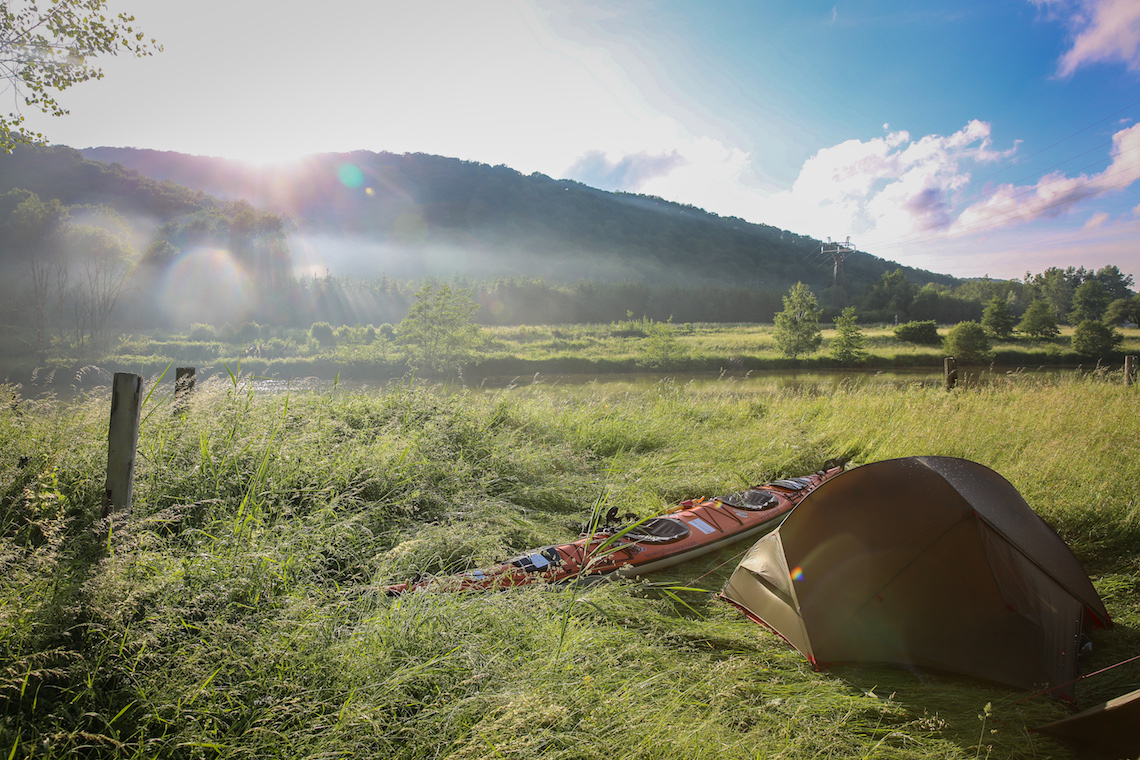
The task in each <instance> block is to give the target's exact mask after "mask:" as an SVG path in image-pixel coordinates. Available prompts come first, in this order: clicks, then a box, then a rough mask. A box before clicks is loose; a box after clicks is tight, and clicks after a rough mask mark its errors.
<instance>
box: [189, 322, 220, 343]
mask: <svg viewBox="0 0 1140 760" xmlns="http://www.w3.org/2000/svg"><path fill="white" fill-rule="evenodd" d="M216 336H217V331H216V330H214V326H213V325H205V324H202V323H201V322H195V323H194V324H192V325H190V334H189V335H188V336H187V337H188V338H189V339H190V340H213V339H214V338H215V337H216Z"/></svg>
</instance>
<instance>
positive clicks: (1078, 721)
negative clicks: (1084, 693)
mask: <svg viewBox="0 0 1140 760" xmlns="http://www.w3.org/2000/svg"><path fill="white" fill-rule="evenodd" d="M1138 726H1140V689H1138V690H1136V691H1133V692H1130V693H1128V694H1125V695H1124V696H1121V697H1117V698H1116V699H1110V700H1109V701H1107V702H1104V703H1103V704H1099V705H1097V706H1096V707H1092V708H1089V709H1088V710H1085V711H1084V712H1079V713H1077V714H1076V715H1072V716H1070V717H1068V718H1064V719H1062V720H1058V721H1054V722H1053V723H1049V724H1047V725H1044V726H1041V727H1040V728H1037V729H1034V730H1035V731H1040V732H1041V733H1043V734H1047V735H1049V736H1052V737H1053V738H1054V739H1056V740H1057V741H1059V742H1061V743H1062V744H1066V745H1068V746H1069V747H1072V748H1073V749H1074V750H1076V751H1077V754H1079V755H1080V756H1081V757H1085V758H1097V759H1098V760H1136V759H1137V758H1140V730H1137V727H1138Z"/></svg>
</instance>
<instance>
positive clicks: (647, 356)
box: [0, 318, 1140, 390]
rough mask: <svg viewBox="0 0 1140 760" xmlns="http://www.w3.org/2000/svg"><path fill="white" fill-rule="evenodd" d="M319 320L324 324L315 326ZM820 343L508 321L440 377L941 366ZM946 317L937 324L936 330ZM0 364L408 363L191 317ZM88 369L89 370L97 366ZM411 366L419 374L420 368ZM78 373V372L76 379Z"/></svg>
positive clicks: (287, 371) (127, 368)
mask: <svg viewBox="0 0 1140 760" xmlns="http://www.w3.org/2000/svg"><path fill="white" fill-rule="evenodd" d="M326 327H327V326H326ZM823 328H824V329H823V330H822V334H823V344H822V346H821V347H820V349H819V350H818V351H816V352H814V353H811V354H807V355H804V356H800V357H798V358H796V359H789V358H787V357H785V356H783V355H782V354H781V353H780V351H779V350H778V348H777V346H776V339H775V335H774V333H773V326H772V325H762V324H743V323H741V324H721V323H682V324H672V323H668V322H656V321H653V320H649V319H644V318H642V319H633V318H630V319H627V320H623V321H619V322H612V323H603V324H577V325H518V326H511V327H485V328H483V329H482V332H481V339H480V343H479V345H478V346H476V347H475V352H474V354H473V355H472V356H471V357H470V358H469V359H468V360H467V361H465V362H464V364H463V366H462V369H461V372H460V373H458V374H457V373H456V372H455V371H454V370H452V371H450V372H449V375H450V379H452V380H460V381H475V382H478V381H481V380H483V379H486V378H502V377H506V378H510V377H513V376H521V377H525V376H533V375H534V373H536V372H539V373H542V374H545V375H551V374H580V375H588V374H600V375H606V374H619V373H632V372H647V371H651V372H657V373H714V374H715V373H720V372H722V371H745V372H747V371H749V370H752V371H766V370H777V369H799V370H813V371H827V370H873V371H878V370H892V369H916V368H935V369H941V367H942V359H943V357H944V355H945V352H944V351H943V350H942V348H941V347H940V346H929V345H916V344H913V343H906V342H903V341H900V340H898V339H897V338H896V337H895V335H894V327H893V326H892V325H867V326H865V327H863V328H862V334H863V340H864V348H865V350H866V352H867V356H866V359H865V360H863V361H860V362H857V363H854V364H852V363H844V362H840V361H838V360H836V359H835V358H834V357H833V356H832V355H831V344H832V341H834V340H835V338H836V331H835V330H834V328H832V327H830V326H827V325H824V326H823ZM949 329H950V328H949V327H948V326H943V327H941V328H940V329H939V334H940V335H941V336H943V337H945V335H946V334H947V332H948V331H949ZM1118 331H1119V332H1120V333H1121V335H1122V336H1123V338H1124V342H1123V343H1122V344H1121V345H1120V347H1119V350H1118V351H1117V352H1116V354H1115V355H1114V356H1111V357H1104V358H1103V360H1101V362H1102V363H1104V364H1106V365H1107V364H1111V363H1114V362H1115V363H1119V362H1120V361H1122V360H1121V359H1120V356H1122V355H1124V354H1132V355H1136V354H1140V328H1119V329H1118ZM1072 335H1073V328H1072V327H1062V328H1061V334H1060V335H1059V336H1058V337H1057V338H1054V339H1051V340H1031V339H1029V338H1025V337H1015V338H1011V339H1009V340H1004V341H995V342H994V344H993V345H992V348H991V354H990V358H989V360H988V362H986V363H985V364H984V365H981V366H991V365H992V366H993V367H995V368H1000V369H1004V370H1016V369H1018V368H1023V369H1030V370H1032V369H1036V368H1038V367H1077V366H1085V367H1095V366H1097V364H1098V359H1097V358H1090V357H1087V356H1081V355H1079V354H1077V353H1076V352H1075V351H1073V349H1072V346H1071V343H1072ZM0 356H3V357H4V358H3V359H2V360H0V372H2V373H4V376H5V377H6V378H7V379H8V380H9V381H11V382H21V383H25V384H28V385H32V386H35V387H37V388H47V389H49V390H50V389H51V386H52V384H53V383H59V384H61V385H65V386H66V385H68V384H71V383H72V382H73V381H72V379H71V378H73V377H75V376H76V375H77V374H81V373H82V374H86V373H87V372H90V371H93V369H95V368H101V369H103V370H105V373H104V377H106V376H107V375H106V373H109V372H115V371H124V372H136V373H139V374H141V375H143V376H147V375H150V374H153V373H160V372H162V371H163V369H165V368H166V367H167V366H169V365H174V366H194V367H197V368H198V370H199V372H202V373H219V374H222V375H228V374H229V373H231V372H237V371H242V372H245V373H248V374H255V375H260V376H263V377H273V378H278V379H282V380H289V379H292V378H299V377H316V378H321V379H324V380H332V379H334V378H335V377H336V376H337V375H339V376H340V377H341V378H343V379H348V378H352V379H355V380H360V381H377V380H380V381H386V380H390V379H393V378H400V377H402V376H404V375H405V374H406V373H407V372H408V371H409V367H408V363H407V351H406V349H405V347H404V346H402V345H400V343H399V342H398V340H397V336H396V334H395V333H394V328H393V327H392V326H391V325H381V326H380V327H379V328H377V327H373V326H369V325H355V326H347V325H346V326H341V327H338V328H330V329H328V331H327V334H326V335H324V336H322V337H321V338H320V339H318V338H317V337H314V330H300V329H292V328H277V327H268V326H261V325H256V324H253V323H247V324H244V325H239V326H236V327H234V326H224V327H222V328H213V327H211V326H208V325H197V326H195V328H194V329H192V330H190V331H188V332H180V333H168V332H162V331H152V332H149V333H145V334H135V335H126V336H123V337H122V338H120V339H119V340H118V341H117V343H116V344H115V346H113V347H112V348H110V349H109V350H108V351H107V352H105V353H102V354H100V355H98V356H87V357H79V356H77V355H71V354H69V353H68V352H67V350H66V348H65V347H60V348H59V349H58V351H57V352H56V353H53V354H51V355H49V357H48V358H47V361H46V363H37V362H38V359H37V358H36V357H34V356H33V355H31V354H28V353H27V350H26V347H24V348H22V349H20V348H19V347H18V346H17V345H16V344H15V342H14V339H11V338H10V339H9V341H8V343H7V344H6V343H5V342H4V338H0ZM97 374H98V373H97ZM420 374H424V373H423V371H422V370H421V371H420ZM81 384H82V383H81Z"/></svg>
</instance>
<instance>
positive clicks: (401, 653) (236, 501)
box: [0, 374, 1140, 760]
mask: <svg viewBox="0 0 1140 760" xmlns="http://www.w3.org/2000/svg"><path fill="white" fill-rule="evenodd" d="M4 394H5V395H4V398H3V399H2V400H3V403H0V438H2V442H0V483H5V484H8V485H6V486H5V490H4V491H3V494H2V501H0V570H2V572H0V692H2V693H3V695H4V700H3V702H4V705H5V706H4V707H3V708H0V715H2V716H3V717H2V719H0V746H4V747H9V748H14V749H12V750H11V753H12V754H13V756H14V757H22V756H28V755H31V754H32V753H35V755H36V756H37V757H63V756H68V755H73V754H75V753H77V752H91V753H95V754H98V755H99V756H102V757H150V756H162V757H237V756H280V755H285V754H287V755H289V756H291V757H314V756H359V757H364V756H388V757H394V758H425V757H458V758H477V757H478V758H481V757H499V756H501V757H524V756H543V757H555V758H557V757H563V758H571V757H572V758H610V757H629V758H693V757H702V756H716V757H718V758H752V757H757V756H762V757H769V756H776V755H780V756H784V757H789V758H800V757H836V758H839V757H843V758H847V757H891V758H913V759H914V760H933V759H934V758H962V759H963V760H964V759H965V758H975V757H980V756H988V757H995V758H996V757H1000V758H1031V757H1032V758H1041V757H1068V756H1069V755H1068V754H1067V753H1066V752H1065V751H1064V750H1062V749H1060V748H1059V747H1058V746H1057V745H1055V744H1053V743H1052V742H1051V741H1050V740H1048V739H1046V738H1044V737H1041V736H1039V735H1036V734H1031V733H1028V732H1027V731H1026V730H1025V729H1026V727H1027V726H1033V725H1039V724H1041V723H1044V722H1047V721H1049V720H1052V719H1055V718H1058V717H1061V716H1063V715H1065V714H1067V713H1068V709H1067V708H1066V707H1065V706H1064V705H1062V704H1061V703H1059V702H1057V701H1056V700H1052V699H1049V698H1047V697H1030V696H1029V695H1027V694H1023V693H1020V692H1016V691H1012V690H1009V689H1005V688H1002V687H995V686H993V685H990V684H986V683H984V682H974V681H967V680H965V679H957V678H950V677H945V676H938V675H937V674H921V675H920V674H915V673H910V672H907V671H899V670H892V669H886V668H844V669H838V670H830V671H824V672H818V673H817V672H815V671H813V670H812V669H811V668H810V666H809V665H808V664H807V662H806V661H805V660H804V659H803V658H802V657H800V656H799V655H798V654H796V653H795V652H794V651H793V650H791V649H790V648H789V647H788V646H787V644H786V643H785V642H783V641H782V640H780V639H779V638H778V637H776V636H775V635H773V634H771V633H768V632H767V631H765V630H764V629H762V628H759V627H757V626H755V625H754V624H752V623H750V622H748V621H747V620H745V619H744V618H743V617H742V616H741V615H739V614H738V613H737V612H736V611H735V610H734V609H733V608H731V607H729V606H728V605H725V604H723V603H721V602H719V601H716V600H715V599H714V598H713V597H712V594H711V593H707V592H714V591H716V590H718V589H719V588H720V586H721V585H722V584H723V583H724V580H725V579H726V577H727V574H728V573H729V572H730V571H731V569H732V567H733V566H734V565H735V562H734V560H733V555H735V554H736V553H737V552H738V551H740V550H741V549H743V548H745V547H735V548H734V549H731V550H728V551H726V552H723V553H722V554H720V555H716V556H713V557H709V558H707V559H706V560H703V561H700V562H698V563H694V564H689V565H684V566H678V567H677V568H675V569H673V570H672V571H670V572H669V573H667V574H664V575H662V576H660V577H658V578H657V579H656V580H657V581H659V582H661V583H663V584H666V585H669V586H673V587H678V586H685V587H688V588H701V589H704V590H705V592H695V591H682V590H676V589H675V588H674V590H672V591H670V590H668V589H663V588H661V587H660V586H654V585H645V584H637V583H615V584H602V585H599V586H595V587H591V588H589V589H584V590H581V591H578V592H568V591H567V590H565V589H538V588H532V589H520V590H517V591H510V592H505V593H500V594H459V595H450V596H433V595H413V596H410V597H404V598H400V599H390V598H387V597H385V596H384V595H382V594H380V593H379V592H378V589H379V588H380V587H381V586H383V585H384V584H386V583H390V582H392V581H394V580H401V579H404V578H406V577H408V576H410V575H412V574H414V573H443V572H452V571H455V570H461V569H464V568H469V567H474V566H479V565H482V564H485V563H487V562H489V561H492V560H495V559H498V558H501V557H503V556H506V555H508V554H509V553H510V552H513V551H517V550H520V549H523V548H528V547H531V546H539V545H543V544H545V543H549V542H553V541H558V540H561V539H564V538H567V537H572V536H573V534H574V531H575V530H576V528H575V527H574V526H576V525H577V524H578V523H579V522H580V521H581V519H582V517H583V515H584V514H585V513H586V512H587V511H588V510H589V508H590V506H591V505H592V504H593V503H594V500H595V499H597V498H598V497H599V495H601V496H602V497H603V498H604V499H606V500H607V501H608V502H609V503H611V504H613V505H615V506H619V507H620V508H621V511H623V512H624V511H631V512H635V513H638V514H641V515H646V516H647V515H653V514H659V513H660V512H661V511H663V509H664V508H665V507H667V506H669V505H671V504H675V503H676V502H678V501H680V500H681V499H684V498H689V497H693V496H701V495H710V494H714V493H721V492H725V491H729V490H735V489H737V488H740V487H741V486H744V485H747V484H750V483H753V482H761V481H764V480H768V479H771V478H774V477H780V476H788V475H796V474H800V473H803V472H807V471H810V470H813V469H815V468H817V467H819V466H820V465H821V464H822V463H823V462H824V461H825V460H826V459H828V458H831V457H835V456H847V457H851V458H852V459H853V464H854V465H858V464H861V463H866V462H871V461H877V460H880V459H887V458H892V457H897V456H910V455H917V454H931V455H944V456H959V457H965V458H969V459H972V460H974V461H978V462H981V463H983V464H985V465H987V466H989V467H991V468H993V469H995V470H997V471H998V472H999V473H1001V474H1002V475H1004V476H1005V477H1006V478H1008V479H1009V480H1010V481H1011V482H1012V483H1013V484H1014V485H1015V486H1016V487H1017V488H1018V489H1019V490H1020V491H1021V493H1022V494H1023V495H1024V496H1025V498H1026V500H1027V501H1028V502H1029V504H1030V505H1031V506H1032V507H1033V508H1034V509H1035V510H1036V511H1037V512H1038V513H1039V514H1041V515H1042V516H1043V517H1044V518H1045V519H1046V520H1047V521H1048V522H1049V523H1050V524H1051V525H1053V526H1054V527H1055V528H1056V529H1057V530H1058V532H1059V533H1060V534H1061V535H1062V537H1063V538H1064V539H1065V540H1066V541H1067V542H1068V543H1069V544H1070V546H1072V548H1073V549H1074V552H1075V553H1076V555H1077V557H1078V559H1079V560H1080V561H1081V562H1082V563H1083V564H1084V566H1085V568H1086V569H1087V570H1088V571H1089V573H1090V575H1091V577H1092V578H1093V581H1094V584H1095V585H1096V587H1097V589H1098V591H1099V593H1100V594H1101V596H1102V598H1103V599H1104V601H1105V603H1106V605H1107V607H1108V609H1109V612H1110V614H1111V615H1112V616H1113V618H1114V619H1115V621H1116V624H1117V627H1116V629H1115V630H1112V631H1098V632H1094V634H1093V638H1094V647H1095V648H1094V652H1093V655H1092V659H1091V660H1090V661H1089V662H1088V663H1087V664H1086V666H1085V670H1086V672H1092V671H1095V670H1098V669H1100V668H1102V667H1104V666H1107V665H1111V664H1113V663H1114V662H1117V661H1119V660H1123V659H1125V658H1127V657H1130V656H1131V655H1132V654H1134V653H1135V652H1136V651H1137V650H1138V649H1140V587H1138V586H1137V583H1136V568H1137V566H1140V519H1138V518H1137V514H1138V513H1140V493H1138V491H1137V485H1136V484H1137V483H1140V460H1137V459H1136V458H1135V457H1129V456H1122V455H1121V452H1128V451H1131V450H1133V449H1134V448H1135V442H1136V441H1137V440H1140V391H1137V389H1136V388H1125V387H1124V386H1123V385H1122V384H1120V383H1115V382H1107V381H1105V380H1103V379H1101V378H1100V377H1098V376H1097V375H1095V374H1093V375H1086V376H1081V377H1077V376H1075V375H1072V376H1068V375H1066V376H1062V377H1059V378H1058V377H1055V378H1034V377H1026V378H1021V379H1019V380H1018V381H1017V382H1011V383H1006V384H992V385H989V386H986V387H977V388H973V389H965V390H959V391H955V392H953V393H947V392H945V391H944V390H941V389H939V388H927V387H922V386H911V385H908V386H904V387H899V388H895V389H887V390H884V389H883V388H881V387H874V388H858V387H853V386H850V385H843V384H841V385H840V386H838V387H836V388H834V389H832V390H831V391H829V392H827V393H815V392H804V391H802V390H796V389H775V390H773V389H750V388H747V387H744V386H743V384H742V383H740V382H733V381H729V380H726V381H724V382H719V383H709V384H706V385H703V386H697V385H690V384H676V383H659V384H657V385H655V386H654V387H652V388H648V389H644V390H629V389H625V388H619V387H613V388H607V387H605V386H599V385H590V384H586V385H580V386H574V387H569V386H567V387H562V386H559V387H557V388H551V387H548V386H544V385H542V384H537V385H535V384H527V385H518V386H516V387H512V388H505V389H502V390H499V391H496V392H489V393H477V392H473V391H462V390H459V391H456V390H455V389H454V388H451V389H449V390H448V391H447V392H442V391H441V390H440V389H436V388H433V387H431V386H425V385H422V384H416V383H412V384H398V385H395V386H393V387H389V388H388V389H387V390H385V391H384V392H375V391H372V392H349V391H346V390H344V389H343V388H339V387H338V388H335V389H334V388H331V387H329V388H327V389H326V390H324V391H321V392H295V391H291V392H289V393H260V392H255V391H254V390H253V388H252V386H251V385H250V384H249V382H248V378H243V377H235V378H234V379H233V380H232V381H231V380H230V379H229V378H226V379H225V380H213V381H207V382H203V383H201V384H200V386H199V387H198V388H197V389H196V391H195V394H194V397H193V399H192V401H191V402H190V403H189V405H188V406H187V407H185V409H184V410H183V411H182V412H180V413H178V414H175V413H174V409H173V408H172V401H171V400H170V399H169V398H168V397H166V396H163V395H162V394H155V395H152V396H151V397H150V398H149V400H148V402H147V406H146V408H145V409H144V412H143V422H142V432H141V434H140V439H139V457H138V470H137V473H136V482H135V506H134V511H133V514H132V516H131V519H130V520H129V521H127V522H124V523H120V524H117V525H116V526H115V528H114V530H113V531H112V532H111V534H110V535H107V533H106V529H105V526H101V524H100V521H99V515H100V509H101V501H102V479H101V477H100V467H101V462H102V460H103V455H104V452H105V447H106V420H107V401H108V400H107V398H106V395H105V393H104V392H103V391H98V392H93V393H92V394H89V395H86V396H81V397H79V398H77V399H76V400H74V401H70V402H64V401H60V400H58V399H53V398H50V397H44V398H39V399H28V398H26V397H20V396H18V395H16V394H14V393H13V392H12V390H11V389H10V388H6V389H4ZM1138 681H1140V669H1138V668H1137V666H1136V665H1135V664H1133V665H1131V666H1125V667H1123V668H1117V669H1115V670H1112V671H1109V672H1108V673H1106V674H1103V675H1100V676H1096V677H1094V678H1092V679H1090V680H1088V681H1085V682H1082V683H1081V684H1080V685H1079V686H1078V702H1079V705H1080V706H1088V705H1090V704H1093V703H1096V702H1099V701H1103V700H1104V699H1106V698H1109V697H1112V696H1116V695H1118V694H1120V693H1123V692H1125V691H1128V690H1130V689H1132V688H1135V687H1136V683H1137V682H1138ZM979 716H984V721H983V720H979Z"/></svg>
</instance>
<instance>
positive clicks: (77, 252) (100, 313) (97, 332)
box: [56, 224, 137, 357]
mask: <svg viewBox="0 0 1140 760" xmlns="http://www.w3.org/2000/svg"><path fill="white" fill-rule="evenodd" d="M112 229H114V228H113V227H112V228H111V229H108V228H107V227H105V226H100V225H95V224H82V225H76V224H72V225H69V226H68V228H67V230H66V234H65V245H66V247H67V250H68V253H67V256H66V258H65V259H64V268H63V270H62V271H61V272H60V275H59V277H58V278H57V280H56V288H57V304H58V307H59V310H60V313H59V315H58V316H59V318H60V321H61V331H62V327H64V326H66V328H67V329H68V330H69V331H70V333H71V343H72V344H73V345H74V346H75V349H76V351H77V352H78V354H79V356H80V357H83V356H84V355H85V352H86V351H89V350H90V351H95V352H99V351H102V350H103V349H105V348H106V347H107V346H108V345H109V344H110V341H111V338H112V334H113V330H112V328H111V315H112V314H113V313H114V311H115V308H116V306H117V305H118V303H119V297H120V295H121V294H122V291H123V286H124V285H125V284H126V280H127V276H128V275H129V274H130V272H131V267H132V265H133V264H134V262H135V260H136V258H137V256H136V253H135V249H134V246H132V245H131V242H130V231H129V228H126V227H125V225H124V227H123V228H121V229H119V230H118V233H119V234H116V233H115V232H114V231H112Z"/></svg>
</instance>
